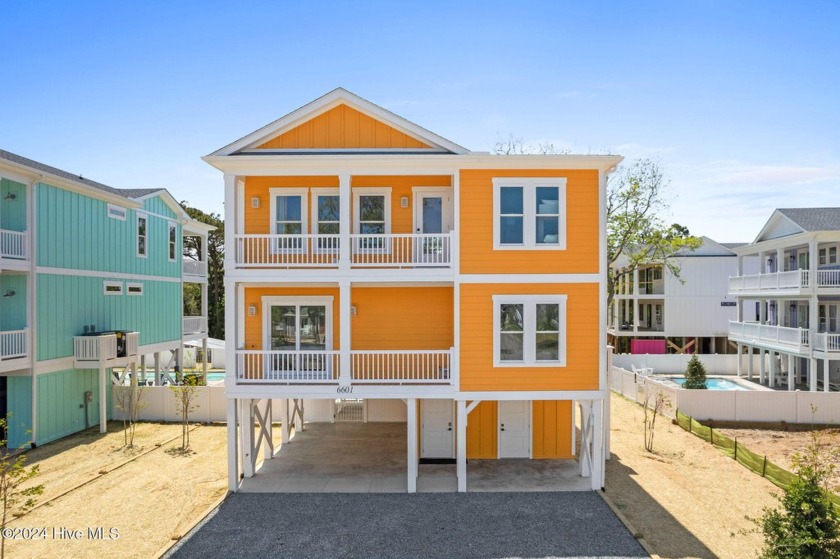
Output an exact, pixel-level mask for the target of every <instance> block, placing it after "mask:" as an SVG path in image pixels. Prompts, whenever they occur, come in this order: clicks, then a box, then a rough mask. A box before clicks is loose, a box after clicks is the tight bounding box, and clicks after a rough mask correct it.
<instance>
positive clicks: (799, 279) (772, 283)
mask: <svg viewBox="0 0 840 559" xmlns="http://www.w3.org/2000/svg"><path fill="white" fill-rule="evenodd" d="M810 287H811V272H810V271H808V270H792V271H790V272H776V273H772V274H753V275H749V276H736V277H731V278H729V293H730V294H731V295H744V294H757V295H760V294H765V295H769V294H779V293H784V294H799V293H801V292H802V291H803V290H806V289H809V288H810ZM817 289H818V290H830V289H834V290H838V291H840V270H817Z"/></svg>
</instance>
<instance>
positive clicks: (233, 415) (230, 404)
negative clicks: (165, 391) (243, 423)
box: [155, 353, 239, 492]
mask: <svg viewBox="0 0 840 559" xmlns="http://www.w3.org/2000/svg"><path fill="white" fill-rule="evenodd" d="M159 355H160V354H159V353H155V356H156V357H157V356H159ZM156 361H157V359H156ZM238 403H239V400H237V399H236V398H228V400H227V452H228V455H227V459H228V490H229V491H234V492H235V491H236V490H237V489H238V488H239V456H238V454H239V440H238V436H239V435H238V433H237V429H236V424H237V422H238V421H237V420H238V415H239V413H238V410H237V407H238Z"/></svg>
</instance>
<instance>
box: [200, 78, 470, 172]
mask: <svg viewBox="0 0 840 559" xmlns="http://www.w3.org/2000/svg"><path fill="white" fill-rule="evenodd" d="M340 104H346V105H347V106H349V107H351V108H353V109H355V110H357V111H359V112H361V113H363V114H366V115H367V116H369V117H371V118H375V119H376V120H379V121H382V122H384V123H385V124H388V125H389V126H392V127H393V128H396V129H397V130H399V131H401V132H403V133H405V134H407V135H409V136H411V137H412V138H415V139H417V140H419V141H421V142H424V143H426V144H429V145H431V146H432V147H433V148H437V151H443V152H450V153H457V154H464V153H469V150H468V149H466V148H464V147H462V146H459V145H458V144H456V143H454V142H451V141H449V140H447V139H446V138H443V137H442V136H438V135H437V134H434V133H433V132H430V131H429V130H426V129H425V128H423V127H421V126H418V125H416V124H414V123H413V122H411V121H408V120H406V119H404V118H402V117H401V116H399V115H396V114H394V113H392V112H391V111H388V110H386V109H383V108H382V107H380V106H378V105H375V104H373V103H371V102H370V101H368V100H366V99H363V98H361V97H359V96H358V95H356V94H354V93H351V92H349V91H347V90H346V89H344V88H341V87H338V88H336V89H334V90H332V91H330V92H329V93H327V94H326V95H323V96H322V97H319V98H318V99H315V100H314V101H312V102H310V103H307V104H306V105H304V106H302V107H301V108H299V109H297V110H295V111H292V112H291V113H289V114H287V115H286V116H283V117H281V118H279V119H277V120H275V121H274V122H272V123H270V124H268V125H266V126H263V127H262V128H260V129H258V130H255V131H254V132H252V133H250V134H248V135H247V136H244V137H242V138H240V139H239V140H237V141H235V142H233V143H232V144H228V145H227V146H225V147H223V148H221V149H219V150H217V151H215V152H213V153H211V154H210V155H211V156H226V155H232V154H234V153H236V152H238V151H241V150H243V149H248V148H255V147H256V146H258V145H260V144H263V143H265V142H266V141H268V140H269V139H271V138H274V137H277V136H279V135H280V134H282V133H283V132H285V131H287V130H290V129H292V128H294V127H296V126H299V125H301V124H303V123H304V122H306V121H308V120H311V119H313V118H315V117H317V116H319V115H321V114H323V113H325V112H327V111H329V110H330V109H332V108H334V107H337V106H338V105H340ZM429 151H433V150H429Z"/></svg>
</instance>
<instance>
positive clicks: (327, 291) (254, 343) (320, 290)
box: [244, 287, 339, 349]
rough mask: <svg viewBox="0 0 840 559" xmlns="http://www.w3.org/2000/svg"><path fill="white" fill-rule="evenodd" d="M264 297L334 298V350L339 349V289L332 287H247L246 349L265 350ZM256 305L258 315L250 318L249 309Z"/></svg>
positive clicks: (265, 318)
mask: <svg viewBox="0 0 840 559" xmlns="http://www.w3.org/2000/svg"><path fill="white" fill-rule="evenodd" d="M263 297H333V308H332V313H333V326H332V328H333V330H332V340H333V349H339V343H338V340H339V316H338V315H339V300H338V288H337V287H335V288H330V287H288V288H281V287H246V288H245V303H244V305H245V349H263V324H264V323H265V321H266V320H268V318H267V317H265V316H263V301H262V299H263ZM251 305H254V306H255V307H256V308H257V314H256V315H255V316H250V315H249V313H248V307H250V306H251Z"/></svg>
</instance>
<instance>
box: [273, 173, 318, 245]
mask: <svg viewBox="0 0 840 559" xmlns="http://www.w3.org/2000/svg"><path fill="white" fill-rule="evenodd" d="M269 192H270V194H271V232H272V234H273V235H275V237H274V239H273V243H272V251H273V252H306V246H307V245H306V243H305V242H304V241H303V236H302V235H304V234H306V231H307V222H306V204H307V197H308V194H309V192H308V190H307V189H305V188H271V189H269Z"/></svg>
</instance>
